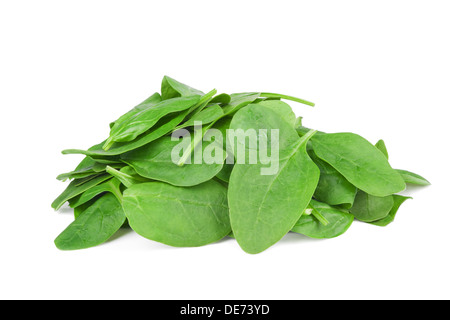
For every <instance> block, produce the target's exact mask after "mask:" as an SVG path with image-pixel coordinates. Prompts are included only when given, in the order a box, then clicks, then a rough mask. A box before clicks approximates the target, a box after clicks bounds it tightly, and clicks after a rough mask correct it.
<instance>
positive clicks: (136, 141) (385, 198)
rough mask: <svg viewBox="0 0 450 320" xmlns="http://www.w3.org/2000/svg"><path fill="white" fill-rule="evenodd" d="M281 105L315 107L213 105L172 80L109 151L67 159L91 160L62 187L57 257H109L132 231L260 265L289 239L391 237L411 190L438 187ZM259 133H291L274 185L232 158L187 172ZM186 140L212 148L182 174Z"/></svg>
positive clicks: (104, 145)
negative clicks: (251, 258)
mask: <svg viewBox="0 0 450 320" xmlns="http://www.w3.org/2000/svg"><path fill="white" fill-rule="evenodd" d="M281 100H290V101H295V102H300V103H303V104H306V105H309V106H314V104H313V103H311V102H308V101H305V100H302V99H298V98H295V97H292V96H287V95H282V94H274V93H257V92H250V93H236V94H217V91H216V90H212V91H210V92H208V93H204V92H202V91H200V90H197V89H194V88H191V87H189V86H187V85H184V84H182V83H180V82H178V81H176V80H174V79H172V78H170V77H167V76H166V77H164V79H163V81H162V86H161V93H155V94H153V95H151V96H150V97H149V98H148V99H146V100H145V101H143V102H142V103H140V104H139V105H137V106H136V107H134V108H133V109H131V110H130V111H128V112H127V113H125V114H124V115H123V116H121V117H120V118H118V119H117V120H116V121H114V122H112V123H110V135H109V137H107V139H105V140H104V141H102V142H100V143H99V144H96V145H94V146H93V147H91V148H89V149H87V150H78V149H70V150H65V151H63V154H82V155H85V158H84V160H83V161H81V163H80V164H79V165H78V166H77V167H76V168H75V169H74V170H73V171H71V172H68V173H63V174H61V175H59V176H58V177H57V178H58V179H59V180H61V181H66V180H70V181H71V182H70V184H69V185H68V187H67V188H66V189H65V190H64V192H62V194H61V195H60V196H58V198H56V200H55V201H54V202H53V204H52V207H53V208H54V209H55V210H58V209H60V208H61V207H62V206H63V205H64V204H65V203H66V202H68V203H69V206H70V207H71V208H73V209H74V214H75V220H74V221H73V223H71V224H70V225H69V226H68V227H67V228H66V229H65V230H64V231H63V232H62V233H61V234H60V235H59V236H58V237H57V238H56V240H55V244H56V246H57V247H58V248H59V249H62V250H76V249H83V248H88V247H93V246H97V245H99V244H101V243H104V242H105V241H107V240H108V239H110V238H111V237H112V236H113V235H114V234H115V233H116V232H117V231H118V230H119V229H120V228H122V227H125V228H132V229H133V230H134V231H135V232H137V233H138V234H139V235H141V236H143V237H145V238H148V239H150V240H154V241H158V242H161V243H164V244H167V245H170V246H175V247H195V246H203V245H206V244H209V243H213V242H217V241H219V240H221V239H222V238H224V237H226V236H230V237H232V238H235V239H236V240H237V242H238V244H239V245H240V247H241V248H242V249H243V250H244V251H246V252H248V253H252V254H255V253H260V252H262V251H264V250H266V249H267V248H269V247H270V246H272V245H273V244H275V243H276V242H278V241H279V240H280V239H281V238H283V237H284V236H285V235H286V234H287V233H288V232H295V233H300V234H303V235H306V236H308V237H311V238H318V239H325V238H334V237H337V236H339V235H342V234H343V233H345V232H346V231H347V229H348V228H349V227H350V226H351V224H352V223H353V221H354V219H357V220H359V221H363V222H367V223H370V224H373V225H377V226H386V225H388V224H390V223H391V222H392V221H393V220H394V218H395V216H396V214H397V211H398V209H399V207H400V206H401V204H402V203H403V202H405V201H406V200H407V199H409V197H405V196H402V195H399V194H398V193H400V192H401V191H403V190H404V189H405V188H406V185H407V184H412V185H419V186H426V185H429V182H428V181H427V180H426V179H424V178H423V177H421V176H419V175H417V174H415V173H412V172H409V171H406V170H395V169H393V168H392V167H391V166H390V164H389V161H388V158H389V156H388V152H387V149H386V145H385V143H384V141H383V140H380V141H378V142H377V143H376V144H375V145H373V144H371V143H370V142H368V141H367V140H366V139H364V138H362V137H361V136H359V135H357V134H354V133H324V132H319V131H316V130H311V129H308V128H306V127H304V126H302V123H301V118H296V116H295V114H294V112H293V111H292V109H291V108H290V106H289V105H288V104H286V103H285V102H283V101H281ZM196 121H201V122H202V125H203V126H202V127H201V128H200V129H199V128H198V127H195V126H194V124H195V123H196ZM248 128H253V129H255V130H258V129H263V130H269V129H277V130H279V148H280V150H279V159H278V163H277V166H278V168H279V170H278V172H277V173H276V174H272V175H262V174H261V169H262V168H263V167H264V165H265V164H264V163H262V162H260V161H257V163H252V164H234V165H233V164H229V163H228V162H227V161H226V158H227V157H233V156H234V155H233V150H225V151H226V152H224V156H223V157H222V160H223V161H221V162H220V163H212V164H206V163H201V164H195V163H194V164H189V163H187V162H189V161H187V160H189V159H190V158H192V156H195V153H196V152H198V151H199V152H201V151H202V150H198V148H197V147H196V146H197V143H198V142H199V139H202V138H204V137H205V136H207V134H208V130H210V129H218V130H220V131H221V132H223V133H225V132H226V130H227V129H244V130H245V129H248ZM179 129H187V130H189V131H190V132H193V133H195V134H196V135H195V136H197V137H200V138H199V139H197V140H195V139H194V142H192V145H191V146H190V148H188V151H190V152H186V153H184V154H183V156H182V157H181V159H180V161H179V162H178V163H173V161H172V160H171V151H172V150H173V148H174V147H175V146H176V144H177V142H176V141H175V142H174V141H173V139H172V138H171V134H172V133H173V132H176V131H177V130H179ZM194 131H196V132H194ZM259 138H262V137H259ZM265 138H267V137H265ZM211 143H214V141H211V142H209V144H211ZM207 147H208V142H207V143H203V145H202V148H203V149H204V148H207ZM202 148H200V149H202ZM250 151H251V150H247V151H246V152H250Z"/></svg>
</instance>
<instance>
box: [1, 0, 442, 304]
mask: <svg viewBox="0 0 450 320" xmlns="http://www.w3.org/2000/svg"><path fill="white" fill-rule="evenodd" d="M449 10H450V4H449V2H448V1H435V0H428V1H414V0H408V1H400V0H398V1H393V0H389V1H384V0H378V1H361V0H358V1H345V0H343V1H334V0H331V1H323V0H322V1H321V0H316V1H299V0H295V1H281V0H278V1H273V0H272V1H263V0H258V1H251V0H245V1H244V0H239V1H234V0H227V1H212V0H208V1H169V0H166V1H112V0H108V1H80V0H79V1H59V0H58V1H2V2H0V112H1V126H0V137H1V151H0V155H1V157H0V161H1V175H0V177H1V180H0V182H1V184H0V188H1V196H0V197H1V205H0V215H1V217H0V298H2V299H448V298H450V293H449V285H450V273H449V270H450V256H449V243H450V241H449V234H450V231H449V227H450V210H449V206H448V201H449V200H450V199H449V187H448V186H449V185H448V180H449V178H450V177H449V170H448V159H449V158H448V156H449V149H448V147H449V144H448V140H447V139H448V137H449V134H448V132H447V128H448V123H449V120H448V110H449V109H450V92H449V89H450V59H449V57H450V41H449V31H450V19H449V16H448V13H449V12H450V11H449ZM166 74H167V75H169V76H171V77H173V78H175V79H178V80H179V81H181V82H184V83H186V84H189V85H191V86H193V87H195V88H198V89H201V90H203V91H209V90H211V89H213V88H216V89H217V90H218V91H219V92H228V93H232V92H241V91H269V92H280V93H285V94H291V95H295V96H299V97H302V98H304V99H308V100H311V101H314V102H315V103H316V107H315V108H310V107H307V106H303V105H300V104H295V103H292V104H291V105H292V107H293V108H294V110H295V112H296V113H297V114H298V115H303V116H304V117H305V118H304V124H305V125H306V126H308V127H312V128H316V129H319V130H322V131H327V132H340V131H351V132H355V133H359V134H360V135H362V136H364V137H366V138H367V139H368V140H370V141H371V142H376V141H377V140H378V139H379V138H383V139H384V140H385V141H386V144H387V146H388V149H389V150H390V156H391V164H392V166H393V167H395V168H402V169H407V170H411V171H414V172H417V173H420V174H422V175H423V176H425V177H426V178H428V179H429V180H430V181H431V182H432V183H433V185H432V186H431V187H427V188H423V189H417V190H413V191H411V192H410V193H411V194H412V195H413V196H414V198H415V199H414V200H412V201H408V202H406V203H405V204H404V205H403V206H402V208H401V209H400V211H399V214H398V216H397V219H396V221H395V223H394V224H392V225H390V226H388V227H386V228H380V227H375V226H371V225H367V224H363V223H357V222H356V223H355V224H354V225H353V226H352V227H351V228H350V230H349V231H348V232H347V233H346V234H345V235H343V236H342V237H339V238H336V239H331V240H320V241H319V240H311V239H307V238H305V237H302V236H300V235H295V234H290V235H288V236H287V237H286V238H285V239H283V240H282V241H281V242H280V243H278V244H276V245H275V246H273V247H272V248H270V249H269V250H267V251H266V252H264V253H262V254H259V255H248V254H246V253H244V252H243V251H242V250H241V249H240V248H239V246H238V245H237V244H236V242H235V241H233V240H231V239H229V240H224V241H221V242H219V243H216V244H213V245H209V246H206V247H202V248H184V249H179V248H171V247H167V246H164V245H162V244H158V243H153V242H151V241H148V240H146V239H144V238H141V237H139V236H138V235H136V234H134V233H133V232H121V233H120V234H119V235H118V236H117V237H115V238H114V240H113V241H109V242H107V243H106V244H104V245H101V246H98V247H96V248H92V249H88V250H82V251H75V252H63V251H59V250H58V249H56V248H55V246H54V244H53V240H54V238H55V237H56V236H57V235H58V234H59V233H60V232H61V231H62V230H63V229H64V228H65V227H66V226H67V225H68V224H69V223H70V222H71V221H72V219H73V216H72V212H71V211H70V210H69V209H63V210H62V211H61V212H59V213H55V212H54V211H53V210H52V209H51V207H50V204H51V202H52V201H53V199H54V198H56V196H57V195H58V194H59V193H60V192H62V190H63V189H64V188H65V186H66V184H62V183H61V182H58V181H57V180H56V179H55V177H56V176H57V174H59V173H62V172H66V171H70V170H71V169H73V168H74V167H75V165H76V164H77V163H78V162H79V161H80V160H81V157H79V156H73V155H72V156H63V155H61V153H60V151H61V150H63V149H67V148H87V147H90V146H91V145H93V144H95V143H97V142H98V141H101V140H102V139H103V138H104V137H105V136H106V135H107V134H108V124H109V122H110V121H112V120H115V119H116V118H117V117H118V116H120V115H121V114H123V113H124V112H126V111H128V110H129V109H130V108H132V107H133V106H135V105H136V104H137V103H139V102H141V101H142V100H143V99H145V98H147V96H149V95H150V94H152V93H153V92H155V91H159V88H160V81H161V79H162V77H163V76H164V75H166Z"/></svg>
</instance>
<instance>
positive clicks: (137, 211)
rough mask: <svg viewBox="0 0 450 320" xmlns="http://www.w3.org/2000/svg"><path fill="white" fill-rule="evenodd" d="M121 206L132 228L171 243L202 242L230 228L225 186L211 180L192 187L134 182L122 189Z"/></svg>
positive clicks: (153, 238)
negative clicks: (124, 189) (123, 190)
mask: <svg viewBox="0 0 450 320" xmlns="http://www.w3.org/2000/svg"><path fill="white" fill-rule="evenodd" d="M123 208H124V210H125V213H126V215H127V218H128V221H129V224H130V226H131V228H132V229H133V230H134V231H136V232H137V233H138V234H140V235H141V236H143V237H145V238H147V239H150V240H154V241H157V242H161V243H164V244H167V245H170V246H174V247H197V246H203V245H206V244H209V243H213V242H216V241H218V240H220V239H222V238H224V237H225V236H226V235H228V234H229V233H230V231H231V227H230V221H229V216H228V206H227V189H226V188H225V187H224V186H223V185H221V184H220V183H218V182H216V181H214V180H210V181H208V182H205V183H203V184H200V185H197V186H194V187H191V188H183V187H175V186H172V185H169V184H166V183H162V182H149V183H143V184H136V185H133V186H131V187H130V188H129V189H127V190H126V191H125V192H124V198H123Z"/></svg>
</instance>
